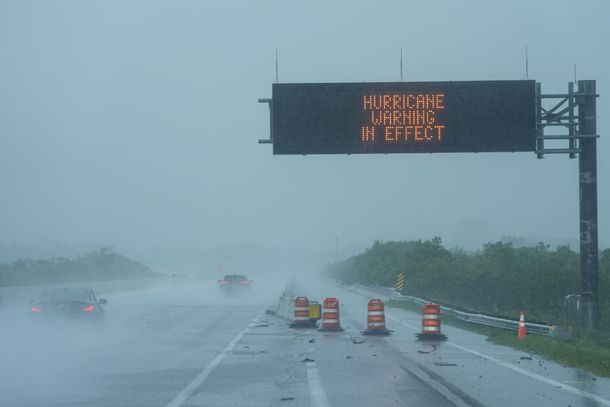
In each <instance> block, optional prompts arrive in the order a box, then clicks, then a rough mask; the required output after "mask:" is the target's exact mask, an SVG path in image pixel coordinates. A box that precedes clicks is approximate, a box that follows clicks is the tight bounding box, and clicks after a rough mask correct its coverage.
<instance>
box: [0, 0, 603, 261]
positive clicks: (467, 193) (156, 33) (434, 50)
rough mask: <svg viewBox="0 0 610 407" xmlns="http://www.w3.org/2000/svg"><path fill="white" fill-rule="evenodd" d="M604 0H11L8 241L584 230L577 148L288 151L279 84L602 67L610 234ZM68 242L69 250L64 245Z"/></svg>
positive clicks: (361, 239)
mask: <svg viewBox="0 0 610 407" xmlns="http://www.w3.org/2000/svg"><path fill="white" fill-rule="evenodd" d="M609 16H610V2H608V1H603V0H600V1H580V2H576V3H575V2H573V1H556V0H554V1H535V2H534V1H510V2H506V1H503V2H499V1H497V2H492V1H434V2H424V1H420V2H410V1H404V0H401V1H385V2H379V3H377V2H359V1H353V0H352V1H340V2H339V1H335V2H329V1H308V2H292V1H240V2H233V1H217V2H208V1H150V0H146V1H122V0H121V1H103V2H93V1H80V0H78V1H76V0H75V1H57V0H56V1H24V0H18V1H17V0H15V1H9V0H2V1H0V60H1V63H0V188H1V191H2V198H1V200H0V241H3V242H5V243H6V242H13V241H15V242H17V244H18V245H28V244H37V242H40V241H41V239H47V240H53V241H56V242H60V245H59V246H58V247H61V244H65V245H74V244H77V243H78V242H91V244H93V245H97V244H114V245H116V246H117V248H119V250H121V251H124V252H128V253H134V254H138V255H140V256H145V254H146V253H153V252H156V253H158V251H159V249H160V248H167V249H168V251H170V252H177V251H181V250H186V251H188V250H200V249H209V248H214V247H216V246H222V245H224V246H234V245H240V244H244V243H247V244H250V243H259V244H261V245H263V246H266V247H274V248H292V250H305V251H307V250H309V251H316V250H324V249H334V246H335V239H336V238H338V239H339V242H340V245H341V246H362V245H367V244H370V243H371V242H372V241H373V240H374V239H382V240H391V239H410V238H414V237H422V238H428V237H432V236H435V235H440V236H442V237H443V238H444V239H445V240H446V241H447V242H449V243H450V244H462V245H464V246H473V245H476V244H478V242H482V241H486V240H494V239H498V238H499V237H500V236H502V235H518V236H525V237H532V238H543V239H547V240H549V239H574V240H576V239H577V238H578V176H577V175H578V161H577V160H569V159H568V158H567V157H565V156H552V157H548V158H546V159H544V160H537V159H536V157H535V155H534V154H533V153H518V154H476V155H475V154H434V155H428V154H425V155H403V154H396V155H369V156H306V157H302V156H272V153H271V146H269V145H258V144H257V140H258V139H259V138H265V137H266V136H267V135H268V132H269V117H268V110H267V107H266V106H265V105H259V104H258V103H257V98H259V97H270V96H271V84H272V82H273V80H274V76H275V72H274V52H275V49H276V48H277V49H278V50H279V59H280V68H279V70H280V72H279V79H280V82H351V81H355V82H361V81H367V82H374V81H395V80H397V79H398V77H399V50H400V48H401V47H402V48H403V50H404V64H405V68H404V77H405V80H407V81H436V80H439V81H440V80H442V81H445V80H485V79H524V78H525V68H524V65H525V62H524V49H525V46H526V45H527V46H528V47H529V55H530V63H529V68H530V69H529V73H530V78H531V79H536V80H537V81H540V82H542V86H543V91H548V92H561V91H564V90H566V89H567V82H569V81H571V80H572V79H573V64H574V63H575V62H576V63H577V75H578V78H579V79H596V80H597V81H598V82H597V86H598V92H599V93H600V94H601V97H600V98H599V99H598V112H599V117H598V132H599V133H600V134H601V139H600V140H599V143H598V151H599V153H598V157H599V164H598V171H599V208H600V213H599V221H600V223H599V230H600V244H601V246H602V247H608V246H610V214H609V213H608V210H607V208H608V207H609V206H610V179H609V178H610V177H609V176H608V175H610V164H609V163H608V160H607V159H606V158H607V152H608V149H609V147H610V134H608V129H609V128H610V119H609V115H608V114H607V112H608V106H609V103H608V100H610V52H609V48H608V40H609V39H610V22H609V19H610V17H609ZM58 250H60V249H58Z"/></svg>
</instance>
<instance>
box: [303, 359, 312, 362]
mask: <svg viewBox="0 0 610 407" xmlns="http://www.w3.org/2000/svg"><path fill="white" fill-rule="evenodd" d="M301 362H314V360H313V359H310V358H305V359H303V360H301Z"/></svg>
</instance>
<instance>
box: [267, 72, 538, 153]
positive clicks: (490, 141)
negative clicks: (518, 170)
mask: <svg viewBox="0 0 610 407" xmlns="http://www.w3.org/2000/svg"><path fill="white" fill-rule="evenodd" d="M534 84H535V81H529V80H528V81H476V82H392V83H316V84H274V85H273V101H272V103H273V115H272V126H273V153H274V154H366V153H435V152H494V151H496V152H500V151H509V152H513V151H534V149H535V147H536V118H535V93H534V92H535V90H534V89H535V85H534Z"/></svg>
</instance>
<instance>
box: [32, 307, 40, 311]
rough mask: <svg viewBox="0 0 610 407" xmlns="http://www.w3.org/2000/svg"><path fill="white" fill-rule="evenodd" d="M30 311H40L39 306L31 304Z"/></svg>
mask: <svg viewBox="0 0 610 407" xmlns="http://www.w3.org/2000/svg"><path fill="white" fill-rule="evenodd" d="M32 312H40V308H38V307H37V306H35V305H32Z"/></svg>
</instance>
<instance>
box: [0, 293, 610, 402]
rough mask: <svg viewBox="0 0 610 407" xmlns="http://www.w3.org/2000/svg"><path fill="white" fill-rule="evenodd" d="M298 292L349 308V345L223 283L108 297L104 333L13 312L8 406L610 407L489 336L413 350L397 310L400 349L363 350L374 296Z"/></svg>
mask: <svg viewBox="0 0 610 407" xmlns="http://www.w3.org/2000/svg"><path fill="white" fill-rule="evenodd" d="M297 287H299V288H298V289H299V290H301V291H303V294H306V295H309V296H310V297H312V298H313V299H317V300H322V299H323V296H331V295H333V296H337V297H339V299H340V300H341V304H342V305H341V306H342V308H341V310H342V315H341V316H342V326H343V328H344V329H345V331H344V332H341V333H323V332H319V331H317V330H296V329H291V328H289V327H288V326H287V322H286V321H285V320H283V319H281V318H279V317H277V316H273V315H266V314H265V313H264V311H265V309H266V308H267V307H268V306H269V305H270V304H272V303H275V302H276V301H277V297H278V295H279V293H280V292H281V287H280V286H278V287H274V288H273V289H267V290H266V291H265V292H264V293H262V292H258V293H257V291H256V288H255V287H253V289H252V292H250V293H249V294H247V295H244V296H241V295H239V296H225V295H222V294H221V293H220V292H219V290H218V287H216V286H215V284H213V282H197V283H193V282H189V283H185V284H179V285H172V286H169V285H161V286H160V287H156V288H149V289H146V290H140V291H130V292H121V293H113V294H107V295H105V297H107V298H108V300H109V304H108V306H107V307H106V311H107V317H108V318H107V321H106V324H105V326H103V327H98V328H95V327H94V328H92V329H82V327H81V326H73V325H66V326H61V327H60V328H58V327H57V326H54V327H52V328H51V329H49V328H42V327H33V326H32V324H31V323H30V321H28V318H26V316H27V315H26V313H24V312H22V311H23V309H22V307H21V306H18V305H12V306H8V307H7V306H5V307H3V309H2V310H0V320H1V321H2V323H3V331H2V338H1V339H0V360H2V364H1V365H0V379H1V380H0V406H66V407H68V406H160V407H166V406H167V407H180V406H451V405H459V406H467V405H473V406H478V405H488V406H505V405H506V406H513V405H521V406H525V405H536V406H562V405H563V406H568V405H570V406H598V405H608V404H610V402H608V404H606V403H605V402H606V401H607V400H608V399H610V383H609V382H608V380H606V379H600V378H594V377H592V376H591V375H588V374H586V373H584V372H581V371H578V370H576V369H569V368H563V367H561V366H556V365H555V364H552V363H549V362H546V361H540V360H538V359H537V358H536V357H533V359H532V360H531V361H530V360H523V359H521V356H523V353H520V352H516V351H513V350H511V349H508V348H504V347H499V346H496V345H493V344H490V343H488V342H486V341H485V340H484V338H482V337H480V336H479V335H474V334H471V333H468V332H464V331H461V330H457V329H455V328H450V327H445V328H444V330H445V332H446V333H447V334H448V335H449V342H446V343H443V344H441V345H440V346H439V347H437V348H436V349H435V348H434V347H432V346H431V344H428V343H420V342H416V341H415V340H414V338H413V333H414V331H413V329H412V328H415V329H417V327H418V324H419V316H418V315H416V314H413V313H409V312H406V311H402V310H395V309H388V310H387V312H388V325H389V327H390V328H391V329H393V330H395V333H394V335H393V336H391V337H386V338H384V337H366V338H365V339H366V341H364V342H362V340H363V339H364V338H363V337H362V336H361V335H360V331H361V330H362V329H363V325H364V322H365V313H366V298H367V296H366V295H362V294H363V293H356V292H352V291H349V290H345V289H343V288H340V287H330V286H328V284H327V285H326V286H325V287H324V288H322V287H321V286H320V284H318V283H316V284H309V285H298V284H297ZM6 327H11V328H12V329H5V328H6ZM89 328H90V327H89ZM361 342H362V343H361ZM472 351H475V352H478V353H479V354H478V355H477V354H473V353H472ZM520 370H522V371H520ZM545 379H546V380H547V381H546V382H544V380H545ZM558 385H559V386H558ZM562 386H564V387H563V388H562ZM570 389H572V390H570ZM574 390H576V392H574ZM579 392H580V393H579ZM596 398H597V399H596Z"/></svg>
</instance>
